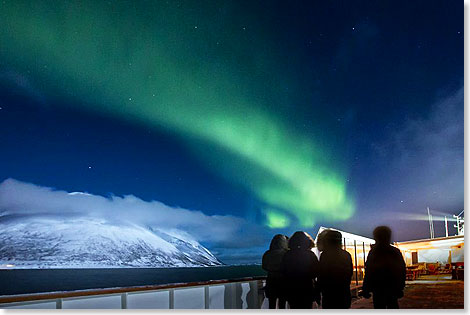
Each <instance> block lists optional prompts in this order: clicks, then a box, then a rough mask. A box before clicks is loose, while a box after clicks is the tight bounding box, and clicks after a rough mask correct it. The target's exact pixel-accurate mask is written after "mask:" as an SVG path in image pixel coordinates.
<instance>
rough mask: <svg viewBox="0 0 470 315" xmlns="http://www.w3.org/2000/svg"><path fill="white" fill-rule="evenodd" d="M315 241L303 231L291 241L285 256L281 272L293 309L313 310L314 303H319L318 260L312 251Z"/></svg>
mask: <svg viewBox="0 0 470 315" xmlns="http://www.w3.org/2000/svg"><path fill="white" fill-rule="evenodd" d="M314 245H315V244H314V241H313V239H312V237H311V236H310V235H308V234H307V233H305V232H303V231H297V232H295V233H294V234H293V235H292V237H291V238H290V239H289V251H288V252H287V253H285V254H284V258H283V259H282V263H281V271H282V274H283V275H284V277H285V284H286V292H287V301H288V302H289V306H290V308H292V309H311V308H312V306H313V301H317V303H319V295H318V292H317V289H316V287H315V281H316V278H317V275H318V268H319V264H318V258H317V256H316V255H315V253H314V252H313V251H312V248H313V246H314Z"/></svg>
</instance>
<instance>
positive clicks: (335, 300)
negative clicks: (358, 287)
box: [318, 248, 353, 308]
mask: <svg viewBox="0 0 470 315" xmlns="http://www.w3.org/2000/svg"><path fill="white" fill-rule="evenodd" d="M352 275H353V264H352V259H351V255H350V254H349V253H348V252H347V251H345V250H343V249H341V248H332V249H327V250H324V251H323V252H322V254H321V256H320V273H319V275H318V286H319V288H320V290H321V293H322V304H323V308H349V307H350V306H351V288H350V287H351V277H352Z"/></svg>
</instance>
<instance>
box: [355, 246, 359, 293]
mask: <svg viewBox="0 0 470 315" xmlns="http://www.w3.org/2000/svg"><path fill="white" fill-rule="evenodd" d="M354 267H356V287H357V286H358V285H359V281H358V279H357V246H356V240H354ZM356 291H357V289H356Z"/></svg>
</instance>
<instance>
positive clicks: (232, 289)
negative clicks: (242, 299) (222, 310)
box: [230, 283, 237, 309]
mask: <svg viewBox="0 0 470 315" xmlns="http://www.w3.org/2000/svg"><path fill="white" fill-rule="evenodd" d="M230 303H231V304H232V309H236V308H237V285H236V283H230Z"/></svg>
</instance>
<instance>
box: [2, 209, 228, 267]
mask: <svg viewBox="0 0 470 315" xmlns="http://www.w3.org/2000/svg"><path fill="white" fill-rule="evenodd" d="M221 264H222V263H221V262H220V261H219V260H218V259H217V258H216V257H215V256H214V255H212V254H211V252H209V251H208V250H207V249H206V248H204V247H203V246H202V245H200V244H199V243H198V242H197V241H195V240H192V239H191V238H190V237H189V235H187V234H186V233H184V232H181V231H178V230H171V231H164V230H161V229H151V228H147V227H143V226H138V225H135V224H123V223H119V224H116V223H110V222H108V221H106V220H104V219H99V218H91V217H83V218H60V219H59V218H56V217H47V216H37V215H35V216H21V217H15V216H11V215H3V216H1V215H0V268H1V267H6V266H7V265H12V266H14V267H15V268H110V267H111V268H112V267H193V266H216V265H221Z"/></svg>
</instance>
